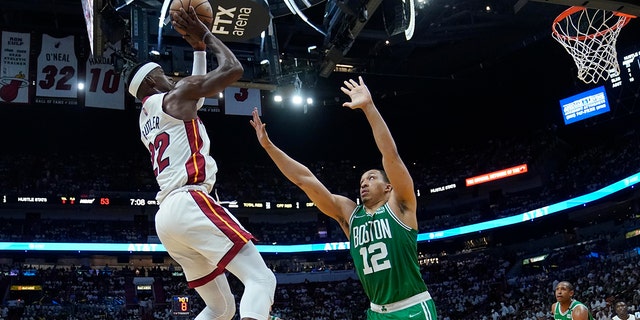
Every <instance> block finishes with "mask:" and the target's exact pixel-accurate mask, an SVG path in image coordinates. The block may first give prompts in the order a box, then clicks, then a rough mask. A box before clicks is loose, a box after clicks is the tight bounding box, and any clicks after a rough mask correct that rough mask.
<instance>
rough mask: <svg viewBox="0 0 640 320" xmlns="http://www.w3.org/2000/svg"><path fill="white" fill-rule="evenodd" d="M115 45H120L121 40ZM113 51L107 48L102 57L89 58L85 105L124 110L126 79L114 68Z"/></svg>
mask: <svg viewBox="0 0 640 320" xmlns="http://www.w3.org/2000/svg"><path fill="white" fill-rule="evenodd" d="M114 47H115V48H118V47H120V42H118V43H116V44H115V46H114ZM112 53H113V49H112V48H107V49H105V50H104V53H103V54H102V55H101V56H100V57H94V56H93V55H91V56H90V57H89V59H87V66H86V69H85V70H86V75H85V77H84V78H85V86H84V88H85V89H84V90H85V96H84V97H85V103H84V104H85V107H94V108H107V109H116V110H124V96H125V89H124V80H123V79H121V77H120V74H118V73H116V72H115V70H114V67H113V64H112V63H111V58H110V57H111V54H112Z"/></svg>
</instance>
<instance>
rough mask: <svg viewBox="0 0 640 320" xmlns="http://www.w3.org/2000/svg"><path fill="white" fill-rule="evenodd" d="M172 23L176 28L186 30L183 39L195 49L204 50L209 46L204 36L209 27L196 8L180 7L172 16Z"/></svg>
mask: <svg viewBox="0 0 640 320" xmlns="http://www.w3.org/2000/svg"><path fill="white" fill-rule="evenodd" d="M171 24H172V25H173V27H174V29H181V30H184V35H183V36H182V38H183V39H185V40H187V42H188V43H189V44H190V45H191V46H192V47H193V49H194V50H198V51H202V50H205V49H206V48H207V46H206V44H205V43H204V41H203V40H204V36H205V35H206V34H207V33H208V32H209V28H207V26H206V25H205V24H204V23H203V22H202V21H200V19H198V15H197V14H196V9H194V8H193V6H189V11H188V12H187V11H185V10H184V9H183V8H180V11H177V12H174V13H173V15H172V16H171Z"/></svg>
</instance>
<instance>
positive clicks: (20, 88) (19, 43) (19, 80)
mask: <svg viewBox="0 0 640 320" xmlns="http://www.w3.org/2000/svg"><path fill="white" fill-rule="evenodd" d="M1 47H2V55H1V56H0V57H1V58H0V59H2V60H1V61H2V62H1V65H0V102H9V103H29V82H30V81H29V80H30V79H29V51H30V48H31V34H29V33H18V32H9V31H3V32H2V46H1Z"/></svg>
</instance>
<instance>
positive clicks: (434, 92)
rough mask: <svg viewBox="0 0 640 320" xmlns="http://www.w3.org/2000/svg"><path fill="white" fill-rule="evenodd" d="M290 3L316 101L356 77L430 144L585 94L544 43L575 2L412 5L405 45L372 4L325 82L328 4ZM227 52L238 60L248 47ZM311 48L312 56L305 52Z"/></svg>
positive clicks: (18, 10)
mask: <svg viewBox="0 0 640 320" xmlns="http://www.w3.org/2000/svg"><path fill="white" fill-rule="evenodd" d="M104 1H113V4H114V6H120V5H124V7H123V9H122V10H120V11H119V12H120V13H121V14H123V15H124V16H126V15H127V12H128V10H131V9H132V8H135V7H139V8H145V9H150V10H154V9H158V8H159V7H161V6H162V1H161V0H133V1H132V2H131V3H128V4H127V3H126V1H125V0H104ZM251 1H253V0H251ZM286 1H289V0H286ZM292 1H293V3H294V4H296V5H297V6H298V8H299V9H301V12H302V13H303V14H304V18H303V17H302V16H301V15H294V14H292V13H291V11H290V9H289V8H288V7H287V6H286V5H285V0H274V1H272V2H269V10H270V12H271V15H272V22H273V29H274V31H275V38H276V40H277V47H278V48H277V50H278V54H280V55H281V56H283V57H287V59H288V61H292V60H293V61H296V62H297V63H299V64H300V65H302V68H305V71H304V76H303V77H302V81H303V82H304V86H306V87H309V88H316V89H318V92H321V93H318V99H317V100H318V101H319V102H320V103H319V104H322V105H324V104H333V105H339V103H337V102H338V101H339V98H341V97H342V94H341V93H340V92H339V90H337V87H336V83H341V81H343V80H344V79H346V78H347V77H355V76H357V75H363V76H364V77H365V78H366V79H367V80H368V83H369V85H370V87H371V88H372V91H373V93H374V96H375V98H376V99H377V100H378V101H380V102H386V101H388V102H389V104H393V105H394V106H393V108H395V109H394V110H393V112H392V113H393V114H392V115H390V116H389V118H393V117H395V116H398V117H401V114H402V116H405V117H406V114H407V112H415V114H416V115H418V116H421V117H424V118H425V121H429V123H428V125H427V126H425V128H421V130H426V132H425V133H424V136H425V137H427V138H428V137H431V136H433V135H434V134H435V135H438V136H439V137H443V136H444V135H452V136H453V135H455V132H459V131H468V130H473V131H475V132H481V131H485V130H486V131H500V132H508V131H509V130H519V129H525V128H529V127H530V126H536V127H540V126H561V125H562V120H561V117H560V116H559V114H558V110H557V109H558V99H559V98H563V97H566V96H569V95H571V94H575V93H577V92H578V91H579V90H580V89H581V88H583V87H584V86H583V84H580V83H579V81H577V80H576V70H575V65H574V63H573V61H572V58H571V57H570V56H569V55H568V54H567V53H566V52H565V50H564V49H563V48H562V47H561V46H560V45H559V44H558V43H556V42H555V41H554V40H553V39H552V37H551V24H552V21H553V20H554V19H555V18H556V17H557V16H558V14H559V13H561V12H562V11H564V10H565V9H566V8H567V7H568V5H574V4H578V3H577V1H576V0H425V1H417V2H416V4H417V5H416V21H415V32H414V35H413V37H412V38H411V40H409V41H406V40H404V39H403V37H402V34H400V35H395V36H392V37H390V36H389V33H388V30H387V29H386V26H387V25H385V23H387V24H388V20H387V19H385V18H386V17H385V14H384V12H385V10H384V9H383V8H384V6H383V5H379V6H377V7H376V9H375V10H370V12H367V17H368V19H366V23H360V26H361V29H360V30H359V32H358V33H357V36H356V37H355V39H354V41H353V42H352V43H351V46H350V47H349V50H348V51H346V53H345V54H344V55H343V56H342V57H340V63H344V64H348V65H352V66H353V70H352V71H353V73H344V72H336V71H332V72H328V73H327V72H325V74H324V75H323V74H322V73H323V72H322V67H323V61H324V59H325V58H326V57H325V56H324V51H323V50H325V49H326V45H327V44H326V36H325V35H323V34H322V33H321V32H319V31H318V29H320V30H321V31H326V26H325V25H324V14H325V11H326V8H327V1H333V0H315V1H313V0H306V1H304V0H292ZM374 1H377V0H369V1H365V2H360V1H358V0H353V1H348V0H347V1H345V3H347V4H354V3H356V4H357V3H361V4H362V3H373V2H374ZM383 1H384V2H381V3H382V4H388V3H390V2H391V1H392V0H383ZM397 1H399V2H400V3H401V0H397ZM611 3H615V4H617V5H619V6H618V7H624V8H625V10H630V11H631V13H635V14H640V9H639V8H638V6H637V5H634V4H632V3H633V2H632V1H631V0H624V1H610V0H592V1H580V4H590V5H591V4H593V5H594V6H603V5H605V4H611ZM0 15H1V16H0V17H1V19H0V29H2V30H16V31H25V30H28V31H34V32H49V33H51V32H54V33H75V34H77V33H81V32H83V31H84V30H86V27H85V22H84V17H83V12H82V6H81V1H79V0H4V1H3V6H2V7H0ZM305 18H306V21H305ZM639 25H640V21H632V22H631V23H630V24H629V25H628V26H627V27H625V30H623V32H622V33H621V36H620V38H621V39H620V41H621V42H622V41H624V42H626V43H627V44H628V43H637V39H635V35H637V32H638V31H637V30H638V26H639ZM314 26H315V27H314ZM627 29H628V30H627ZM387 40H390V44H389V45H386V44H385V41H387ZM229 45H230V47H231V48H232V49H233V50H234V51H235V50H238V52H239V53H240V51H243V50H245V48H241V47H238V46H236V45H235V44H229ZM310 46H316V49H315V50H309V47H310ZM293 72H297V70H295V69H294V70H293ZM636 100H637V99H636ZM541 106H544V107H541ZM398 110H401V111H402V112H400V111H398ZM405 111H406V112H405ZM523 123H524V124H526V125H523ZM443 133H445V134H443ZM409 135H411V136H415V132H410V133H409ZM421 136H422V135H421Z"/></svg>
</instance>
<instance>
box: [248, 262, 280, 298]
mask: <svg viewBox="0 0 640 320" xmlns="http://www.w3.org/2000/svg"><path fill="white" fill-rule="evenodd" d="M252 282H253V285H255V286H256V287H257V288H259V289H260V290H261V291H262V292H264V293H266V294H269V295H271V296H272V297H273V295H274V294H275V292H276V275H275V274H274V273H273V272H272V271H271V270H269V269H264V271H263V272H260V273H256V274H255V277H253V279H252Z"/></svg>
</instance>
